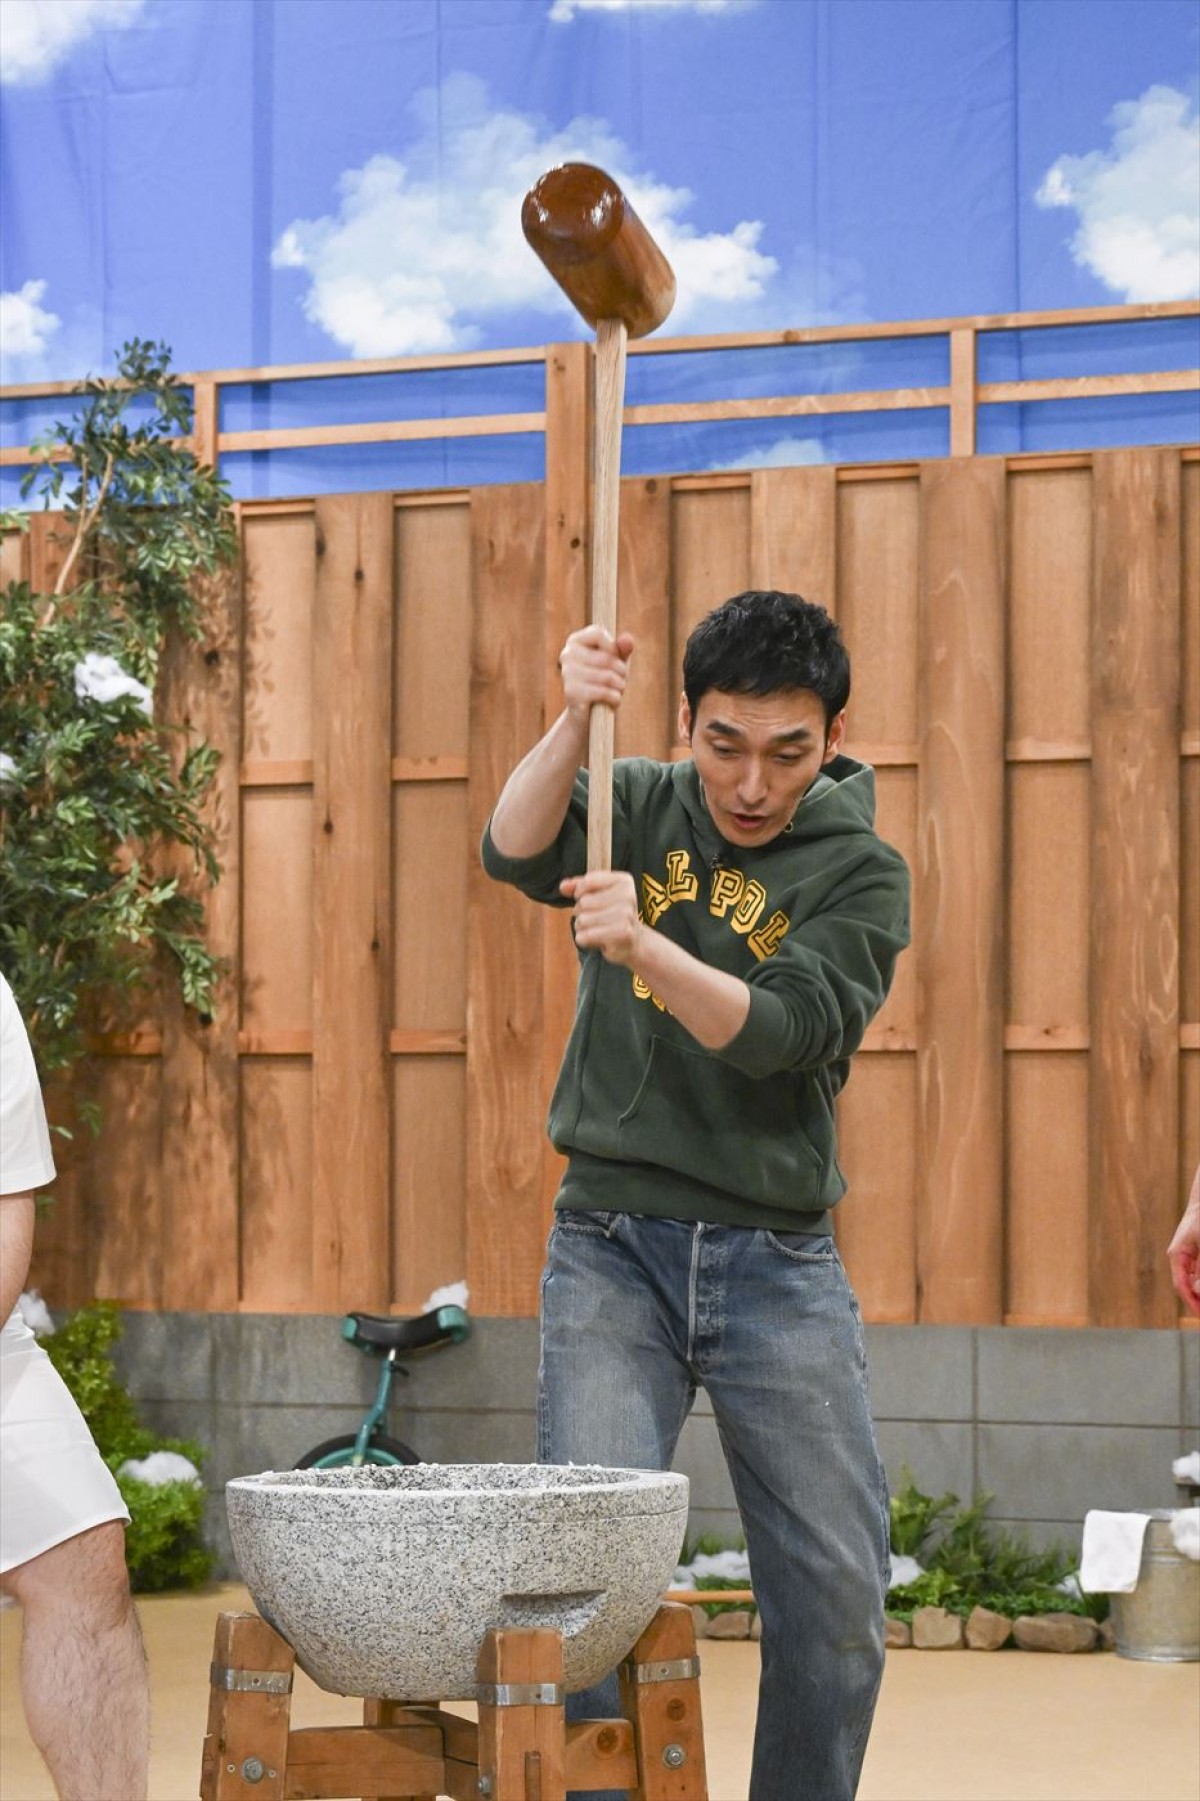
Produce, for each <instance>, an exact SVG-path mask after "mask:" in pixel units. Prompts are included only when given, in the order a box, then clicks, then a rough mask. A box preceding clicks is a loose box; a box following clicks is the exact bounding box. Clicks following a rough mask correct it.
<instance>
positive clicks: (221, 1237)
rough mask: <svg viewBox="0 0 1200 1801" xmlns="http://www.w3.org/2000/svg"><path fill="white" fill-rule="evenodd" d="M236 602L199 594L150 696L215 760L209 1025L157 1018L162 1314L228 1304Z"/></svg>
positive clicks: (234, 1121) (174, 999) (233, 1291)
mask: <svg viewBox="0 0 1200 1801" xmlns="http://www.w3.org/2000/svg"><path fill="white" fill-rule="evenodd" d="M240 591H241V578H240V571H229V572H227V573H225V574H224V575H222V576H220V577H218V578H216V579H214V580H212V581H210V582H209V583H207V584H206V589H205V593H204V597H203V599H204V615H203V616H204V636H203V639H202V640H201V642H200V643H198V644H196V643H192V642H190V641H188V642H184V643H176V644H172V646H171V649H170V652H169V654H168V657H167V658H166V659H164V668H163V682H162V687H161V690H160V693H161V700H162V709H163V717H165V718H167V719H170V720H171V721H172V722H173V723H176V724H179V725H182V726H183V727H184V728H185V730H186V731H187V733H188V742H189V743H190V742H191V741H193V740H194V739H203V740H205V741H207V742H208V743H209V744H211V745H212V746H213V748H214V749H215V750H217V751H218V752H219V753H220V756H221V762H220V766H219V767H218V770H217V774H216V777H215V780H214V784H213V788H212V790H211V792H210V795H209V799H208V802H207V803H206V807H205V813H206V815H207V817H208V818H209V820H210V821H211V823H212V828H213V832H214V845H213V848H214V852H215V855H216V858H217V862H218V864H219V865H220V870H221V879H220V881H219V882H218V883H217V885H216V886H215V887H214V888H209V889H205V888H202V889H201V899H202V900H203V904H204V911H205V940H206V942H207V944H208V947H209V949H210V950H211V951H212V952H213V953H214V955H215V956H217V957H220V958H221V959H223V961H224V962H225V964H226V970H225V973H224V975H223V976H222V978H221V981H220V984H219V987H218V991H217V997H216V1005H215V1007H214V1008H213V1011H212V1014H211V1016H209V1017H206V1018H203V1019H202V1018H201V1017H200V1016H198V1015H197V1014H196V1012H195V1011H194V1010H193V1009H192V1008H189V1007H185V1006H184V1005H183V1002H182V1000H181V998H180V996H179V993H178V990H177V989H176V988H174V987H171V988H169V989H168V990H167V993H166V995H165V996H164V1002H163V1010H162V1033H163V1072H162V1103H163V1111H164V1131H163V1140H162V1207H163V1265H162V1305H163V1306H164V1307H168V1308H183V1309H201V1310H204V1311H212V1312H220V1311H223V1310H226V1309H229V1308H231V1307H233V1306H234V1305H235V1304H236V1302H237V1300H238V1162H239V1147H238V1134H239V1094H238V1089H239V1081H238V1006H237V997H238V988H239V981H238V973H237V957H238V938H239V927H240V914H241V904H240V895H239V888H240V882H241V872H240V869H239V856H238V850H239V838H240V811H241V809H240V805H239V793H238V766H239V764H240V762H241V730H240V727H241V711H242V709H241V693H240V687H241V666H242V657H241V604H240ZM180 877H181V880H182V881H183V882H184V883H185V884H187V885H189V886H190V885H191V884H192V883H193V882H194V880H195V877H194V874H193V873H192V872H191V871H190V870H187V869H181V870H180Z"/></svg>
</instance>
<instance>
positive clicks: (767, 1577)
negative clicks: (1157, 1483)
mask: <svg viewBox="0 0 1200 1801" xmlns="http://www.w3.org/2000/svg"><path fill="white" fill-rule="evenodd" d="M632 652H633V642H632V640H631V639H630V638H629V637H628V636H624V637H621V638H618V639H616V640H613V639H611V638H610V637H609V636H608V635H607V634H606V633H604V632H603V631H601V630H600V629H599V628H597V627H594V626H589V627H587V628H586V629H585V630H583V631H581V632H576V633H574V634H572V636H571V637H570V638H569V639H568V641H567V643H566V645H565V647H564V649H563V653H562V657H561V660H560V661H561V669H562V679H563V691H564V699H565V706H564V709H563V711H562V713H561V714H560V715H559V717H558V719H557V720H556V721H555V722H554V724H553V725H552V726H551V727H550V729H549V730H548V731H547V732H546V734H545V736H544V737H543V738H542V739H541V740H540V742H539V743H538V744H537V745H535V746H534V748H533V749H532V750H531V751H530V752H529V754H528V755H527V756H526V757H525V758H524V759H523V761H522V762H521V763H520V764H518V766H517V768H516V769H515V770H514V771H513V773H512V775H511V776H510V777H509V779H508V781H507V783H506V784H505V787H504V791H503V793H502V794H501V796H500V799H499V801H498V803H497V806H496V810H495V813H494V814H493V816H492V819H491V821H490V823H489V826H488V830H487V832H486V834H485V837H484V844H483V858H484V865H485V867H486V869H487V870H488V873H489V874H490V875H492V876H494V877H496V878H497V879H498V880H501V881H508V882H512V883H514V884H515V885H516V886H517V887H519V888H520V889H521V890H522V892H524V893H525V894H527V895H529V896H530V897H531V898H533V899H535V900H539V901H543V902H546V903H547V904H550V905H559V906H566V905H572V906H573V908H574V930H575V941H576V945H577V947H578V949H579V953H580V963H581V967H580V978H579V993H578V1001H577V1006H576V1013H575V1022H574V1026H573V1028H572V1032H571V1037H570V1041H569V1043H568V1045H567V1049H566V1054H565V1056H564V1059H563V1065H562V1070H561V1073H560V1076H559V1080H558V1083H557V1086H556V1088H555V1092H554V1097H553V1100H552V1102H551V1107H550V1135H551V1138H552V1140H553V1142H554V1144H555V1146H556V1147H557V1148H558V1149H559V1150H560V1151H562V1152H564V1153H565V1154H566V1156H567V1158H568V1163H567V1169H566V1172H565V1174H564V1177H563V1182H562V1186H561V1189H560V1191H559V1194H558V1198H557V1201H556V1204H555V1224H554V1228H553V1231H552V1232H551V1235H550V1243H549V1247H548V1252H547V1266H546V1272H545V1276H544V1278H543V1287H542V1357H541V1369H540V1379H539V1415H538V1418H539V1457H540V1458H541V1460H542V1461H543V1462H547V1463H567V1462H577V1463H583V1462H589V1463H601V1464H609V1465H614V1466H621V1465H629V1466H634V1467H643V1468H666V1467H668V1466H669V1464H670V1461H671V1458H672V1455H673V1453H674V1450H675V1445H676V1442H677V1440H678V1437H679V1433H680V1430H681V1428H682V1426H683V1422H684V1420H685V1418H686V1417H687V1414H688V1411H689V1409H690V1407H691V1404H692V1401H693V1400H694V1398H695V1393H696V1389H697V1387H698V1386H701V1385H703V1386H704V1388H705V1389H706V1390H707V1391H708V1394H709V1397H710V1399H711V1402H712V1407H713V1413H714V1416H715V1418H716V1422H717V1427H718V1431H719V1432H720V1435H721V1442H722V1445H723V1448H724V1450H725V1454H726V1457H727V1459H728V1462H729V1468H730V1474H731V1477H732V1480H733V1485H734V1491H735V1494H736V1497H737V1502H738V1508H739V1511H740V1514H741V1518H742V1524H743V1527H744V1530H745V1534H746V1545H747V1551H748V1554H749V1558H750V1565H751V1570H752V1579H753V1583H754V1589H755V1595H756V1599H757V1602H758V1608H759V1613H760V1616H761V1620H762V1681H761V1687H760V1692H759V1712H758V1725H757V1730H756V1734H755V1746H754V1762H753V1772H752V1777H751V1796H752V1801H849V1797H851V1796H853V1794H854V1792H855V1789H856V1787H857V1783H858V1777H859V1772H860V1770H861V1766H862V1758H863V1753H864V1750H865V1748H866V1740H867V1733H868V1731H869V1729H870V1723H871V1717H872V1714H873V1711H874V1706H875V1700H876V1696H877V1693H878V1687H879V1679H880V1674H881V1671H882V1660H883V1650H882V1638H883V1595H884V1592H885V1590H886V1585H887V1574H888V1515H887V1494H886V1485H885V1482H884V1477H883V1472H882V1469H881V1466H880V1463H879V1457H878V1453H877V1451H876V1447H875V1439H874V1433H873V1430H872V1426H871V1419H870V1412H869V1407H868V1400H867V1382H866V1360H865V1356H864V1350H863V1335H862V1324H861V1319H860V1316H859V1312H858V1307H857V1304H856V1303H855V1300H854V1296H853V1294H852V1293H851V1290H850V1288H849V1285H848V1283H847V1281H846V1277H845V1274H844V1271H843V1269H842V1266H841V1263H840V1261H839V1258H838V1255H837V1250H836V1247H835V1245H834V1242H833V1238H832V1236H831V1232H830V1224H829V1210H830V1208H832V1207H833V1206H834V1204H835V1203H836V1202H837V1201H838V1199H839V1198H840V1196H841V1195H842V1194H843V1192H844V1191H845V1187H846V1182H845V1178H844V1177H843V1175H842V1173H841V1170H840V1169H839V1167H838V1162H837V1145H836V1128H835V1120H834V1101H835V1098H836V1096H837V1094H838V1092H839V1090H840V1089H841V1088H842V1086H843V1085H844V1083H845V1081H846V1078H847V1075H848V1072H849V1059H850V1057H851V1055H852V1054H853V1052H854V1051H855V1050H857V1048H858V1046H859V1044H860V1043H861V1042H862V1037H863V1033H864V1032H865V1031H866V1028H867V1026H868V1024H869V1023H870V1021H871V1019H872V1017H873V1016H874V1015H875V1013H877V1012H878V1010H879V1008H880V1007H881V1006H882V1004H883V1001H884V999H885V998H886V995H887V992H888V988H889V986H890V984H891V980H892V975H893V971H894V968H895V963H896V959H897V957H898V955H899V953H900V951H901V950H902V949H903V948H904V946H905V944H906V943H907V942H908V872H907V869H906V867H905V865H904V862H903V859H902V858H901V857H900V856H899V854H898V853H897V852H896V851H894V850H893V849H892V848H891V847H890V846H888V845H886V844H884V843H883V842H882V840H881V839H880V838H879V837H878V836H877V835H876V833H875V829H874V810H875V794H874V776H873V773H872V771H871V770H870V769H869V768H867V767H865V766H864V765H862V764H859V763H856V762H854V761H852V760H851V759H850V758H848V757H846V756H843V755H842V754H841V746H842V741H843V738H844V735H845V723H846V715H845V709H846V702H847V699H848V697H849V691H850V668H849V661H848V659H847V656H846V652H845V649H844V647H843V645H842V642H841V639H840V637H839V636H838V633H837V629H836V627H835V626H834V624H833V622H832V621H831V620H830V619H829V617H828V615H827V614H826V613H825V612H824V611H823V609H822V608H820V607H817V606H813V605H811V604H809V603H808V602H806V601H804V600H802V599H800V597H799V596H797V595H790V594H779V593H774V592H752V593H747V594H740V595H736V596H735V597H734V598H733V599H732V600H728V601H726V602H725V603H724V605H722V606H720V607H718V608H716V609H715V611H713V612H712V613H710V614H709V615H708V616H707V617H706V618H705V619H703V620H702V621H701V623H700V624H699V625H698V626H697V627H696V629H695V631H694V632H693V633H692V635H691V637H690V638H689V640H688V643H687V648H686V651H685V654H684V664H683V696H682V699H681V702H680V712H679V729H680V734H681V736H682V737H683V738H684V740H685V741H687V742H688V743H690V745H691V751H692V756H691V760H690V761H689V762H680V763H658V762H651V761H648V760H643V759H630V760H628V761H621V762H618V763H617V764H616V766H615V769H614V775H613V864H614V867H613V869H612V870H611V871H606V872H595V873H592V874H587V873H585V867H586V832H587V775H586V772H584V771H582V770H580V768H579V765H580V763H581V762H582V761H583V759H584V757H585V756H586V750H587V726H588V715H589V712H590V709H591V707H592V706H593V705H596V704H600V705H608V706H612V707H616V706H619V704H620V701H621V696H622V694H623V692H624V689H625V683H626V678H627V673H628V665H629V660H630V657H631V654H632ZM580 1709H582V1713H583V1714H584V1715H588V1714H595V1713H600V1712H613V1711H615V1707H614V1706H613V1704H612V1699H611V1692H610V1693H592V1694H590V1695H588V1696H585V1697H582V1698H576V1705H575V1707H574V1708H573V1711H574V1712H579V1710H580Z"/></svg>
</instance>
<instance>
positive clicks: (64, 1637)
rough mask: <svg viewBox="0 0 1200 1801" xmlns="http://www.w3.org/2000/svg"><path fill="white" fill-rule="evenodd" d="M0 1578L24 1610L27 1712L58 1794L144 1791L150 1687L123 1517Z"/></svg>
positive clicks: (75, 1799)
mask: <svg viewBox="0 0 1200 1801" xmlns="http://www.w3.org/2000/svg"><path fill="white" fill-rule="evenodd" d="M3 1580H4V1587H5V1588H6V1589H7V1590H8V1591H9V1593H10V1594H12V1595H15V1597H16V1599H17V1600H18V1601H19V1602H20V1604H21V1607H22V1609H23V1610H24V1616H25V1618H24V1637H23V1639H22V1642H21V1696H22V1699H23V1701H24V1703H25V1718H26V1721H27V1722H28V1726H29V1732H30V1736H31V1737H32V1739H33V1741H34V1743H35V1744H36V1746H37V1748H38V1750H39V1751H40V1752H41V1754H42V1756H43V1757H44V1758H45V1760H46V1765H47V1767H48V1769H49V1771H50V1774H51V1776H52V1777H53V1778H54V1786H55V1788H56V1789H57V1790H58V1793H59V1795H60V1797H61V1801H97V1797H98V1796H104V1797H106V1798H110V1801H145V1795H146V1771H147V1763H148V1760H149V1749H150V1692H149V1682H148V1678H147V1673H146V1654H145V1651H144V1650H143V1648H142V1634H141V1628H140V1627H139V1625H138V1618H137V1614H136V1612H135V1610H134V1606H133V1602H132V1600H131V1598H130V1594H129V1576H128V1572H127V1570H126V1567H125V1530H124V1527H123V1526H122V1525H121V1524H120V1523H119V1522H118V1521H115V1520H113V1521H109V1522H108V1523H107V1524H106V1525H103V1526H94V1527H92V1528H91V1530H90V1531H87V1532H81V1533H80V1534H79V1535H78V1536H77V1537H76V1538H69V1539H67V1540H65V1541H64V1543H62V1544H61V1545H55V1546H54V1547H53V1548H52V1549H51V1550H49V1551H45V1552H43V1553H42V1555H41V1556H40V1557H32V1558H30V1560H29V1562H28V1563H23V1564H20V1565H18V1567H17V1568H16V1569H14V1570H9V1571H8V1573H7V1575H6V1576H5V1577H4V1579H3Z"/></svg>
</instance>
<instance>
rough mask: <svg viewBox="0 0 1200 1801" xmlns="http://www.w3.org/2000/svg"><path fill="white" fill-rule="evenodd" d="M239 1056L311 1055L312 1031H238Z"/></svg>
mask: <svg viewBox="0 0 1200 1801" xmlns="http://www.w3.org/2000/svg"><path fill="white" fill-rule="evenodd" d="M237 1047H238V1056H239V1057H311V1056H312V1048H313V1035H312V1033H311V1032H272V1031H254V1030H252V1031H248V1032H239V1033H238V1045H237Z"/></svg>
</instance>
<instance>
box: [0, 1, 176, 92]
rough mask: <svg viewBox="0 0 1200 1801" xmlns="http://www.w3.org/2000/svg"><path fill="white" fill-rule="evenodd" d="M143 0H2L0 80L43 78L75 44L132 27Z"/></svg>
mask: <svg viewBox="0 0 1200 1801" xmlns="http://www.w3.org/2000/svg"><path fill="white" fill-rule="evenodd" d="M144 5H145V0H0V81H4V82H7V83H10V84H12V85H14V86H15V85H17V84H18V83H24V84H26V85H30V86H31V85H32V84H33V83H35V82H38V81H43V80H45V78H46V76H48V75H49V74H50V73H51V71H52V70H54V69H55V68H57V67H58V65H59V63H61V62H62V61H63V60H64V59H65V58H66V57H68V56H69V55H70V53H71V51H72V50H73V49H74V48H75V46H76V44H79V43H82V41H83V39H84V38H87V37H90V36H91V35H92V33H93V32H94V31H101V30H103V29H104V28H105V27H106V26H108V27H116V28H119V27H122V26H126V25H132V24H133V23H134V21H135V20H136V19H137V17H138V15H139V14H140V13H141V11H142V9H143V7H144Z"/></svg>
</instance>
